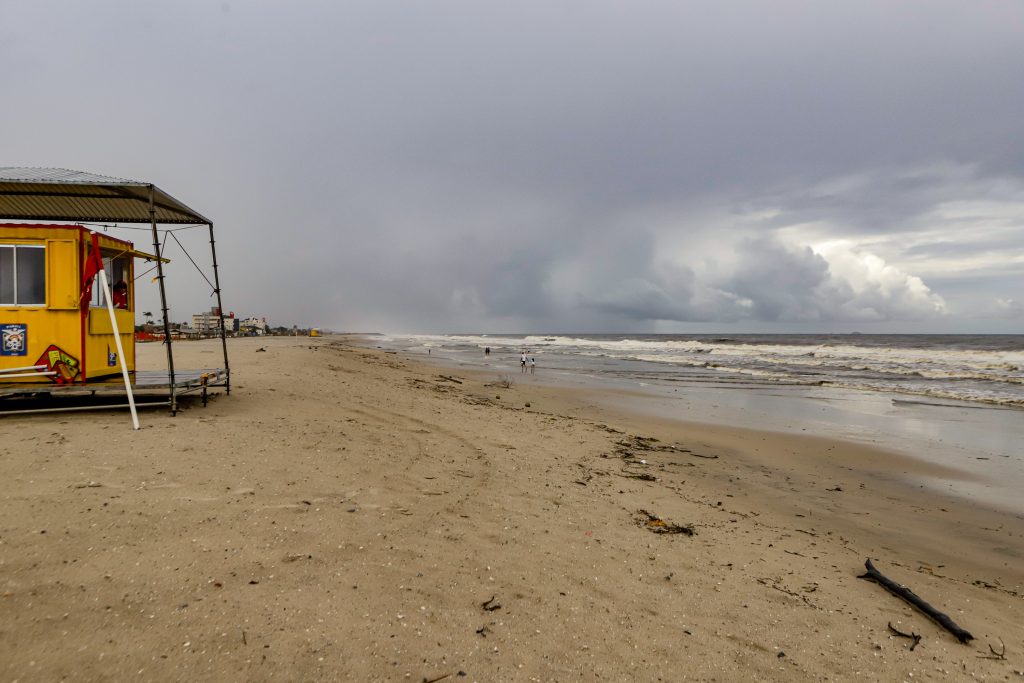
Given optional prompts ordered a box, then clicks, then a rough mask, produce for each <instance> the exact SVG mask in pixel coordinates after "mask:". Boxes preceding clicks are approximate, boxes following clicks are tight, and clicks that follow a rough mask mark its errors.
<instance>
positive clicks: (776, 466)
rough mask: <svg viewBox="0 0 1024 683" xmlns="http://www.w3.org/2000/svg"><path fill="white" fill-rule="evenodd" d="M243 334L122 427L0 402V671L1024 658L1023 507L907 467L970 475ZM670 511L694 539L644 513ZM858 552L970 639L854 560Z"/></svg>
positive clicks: (455, 676) (584, 395) (225, 673)
mask: <svg viewBox="0 0 1024 683" xmlns="http://www.w3.org/2000/svg"><path fill="white" fill-rule="evenodd" d="M218 345H219V342H196V343H187V344H181V345H179V346H178V347H177V349H178V353H177V354H176V363H177V364H179V366H180V367H208V366H211V365H216V363H217V355H216V354H217V351H218ZM260 348H265V349H266V350H265V351H258V349H260ZM160 351H161V349H160V347H157V346H146V347H140V349H139V355H140V359H142V362H144V363H147V364H148V365H147V367H153V366H154V365H155V364H156V363H158V362H159V358H160ZM231 352H232V368H233V370H234V378H235V384H236V390H235V391H234V392H233V394H232V395H231V396H230V397H218V398H217V399H216V400H214V401H213V402H212V403H211V405H210V406H209V407H207V408H202V407H201V406H198V405H194V406H190V407H189V408H188V409H187V410H185V411H183V412H182V413H180V414H179V415H178V416H177V417H174V418H171V417H169V416H167V415H166V414H164V413H162V412H147V413H144V414H143V415H142V423H143V427H144V428H143V429H142V430H140V431H139V432H132V431H131V430H130V428H129V426H128V425H129V422H128V416H127V414H123V413H111V414H73V415H58V416H46V417H44V416H39V417H32V418H18V419H12V418H3V422H0V430H2V433H3V441H2V445H0V473H2V475H3V477H4V480H5V481H6V486H5V489H4V492H3V494H2V496H0V519H2V520H3V522H2V526H0V587H2V597H0V610H2V612H0V672H2V674H3V676H4V677H5V678H6V679H7V680H61V679H67V680H123V679H126V678H134V679H138V680H185V679H193V680H247V681H264V680H265V681H273V680H282V681H283V680H358V681H363V680H388V681H391V680H414V681H425V680H426V681H431V680H445V681H448V680H452V681H457V680H466V681H506V680H507V681H520V680H522V681H529V680H541V681H566V680H587V681H590V680H638V681H658V680H665V681H678V680H703V681H734V680H778V681H821V680H872V681H874V680H922V679H923V680H963V679H965V678H967V677H973V678H975V679H978V680H1006V679H1013V678H1016V677H1017V676H1018V674H1017V673H1016V672H1019V671H1022V670H1024V656H1022V655H1024V625H1022V624H1024V619H1022V618H1021V617H1022V607H1024V562H1022V558H1024V520H1022V519H1021V517H1020V515H1015V514H1012V513H1008V512H1005V511H1000V510H990V509H986V508H985V507H983V506H981V505H979V504H977V503H974V502H971V501H967V500H964V499H962V498H956V497H953V496H950V495H945V494H942V493H940V492H936V491H934V490H932V489H930V488H924V484H923V483H922V482H923V481H924V480H925V479H926V478H928V477H945V478H949V477H961V476H963V475H962V474H961V473H960V471H959V470H950V469H949V468H943V467H942V466H941V465H938V464H927V463H924V462H922V461H920V460H917V459H913V458H909V457H905V456H900V455H895V454H892V453H889V452H885V451H882V450H878V449H872V448H870V447H867V446H865V445H862V444H857V443H851V442H844V441H837V440H835V439H829V438H821V437H815V436H800V435H794V434H783V433H773V432H765V431H756V430H749V429H743V428H740V427H732V426H720V425H718V426H716V425H708V424H696V423H684V422H678V421H674V420H667V419H659V418H657V417H651V416H645V415H642V414H638V413H636V412H631V411H629V410H628V408H629V407H630V404H629V403H628V401H623V400H620V399H621V398H624V397H618V398H617V397H616V396H615V395H614V392H609V393H608V394H607V395H601V396H598V395H595V394H594V392H579V391H573V390H570V389H562V388H558V387H550V386H544V385H542V384H541V383H540V382H530V381H529V380H528V379H526V378H520V377H518V376H514V375H513V376H511V380H512V383H511V385H510V386H504V385H503V383H501V382H499V381H498V380H499V378H498V377H497V376H495V375H494V373H488V372H479V371H477V372H469V371H452V370H443V369H440V368H438V367H436V366H430V365H427V364H424V363H421V362H418V361H417V360H415V359H410V358H408V357H403V356H400V355H398V354H389V353H384V352H382V351H378V350H371V349H364V348H359V347H356V346H353V345H352V343H351V340H345V339H340V338H334V337H328V338H324V339H318V340H309V339H295V338H270V339H244V340H233V341H232V342H231ZM620 406H624V407H620ZM638 437H642V438H638ZM652 516H653V517H654V518H655V519H656V520H660V521H652ZM672 525H677V528H678V529H680V530H682V529H683V528H688V529H691V530H692V531H693V532H694V533H693V535H688V534H686V533H676V534H667V533H655V532H656V531H662V530H665V529H672V528H676V527H673V526H672ZM867 557H871V558H874V559H875V564H876V566H877V567H878V568H879V569H880V570H881V571H882V572H884V573H886V574H887V575H889V576H890V577H891V578H893V579H895V580H897V581H900V582H903V583H906V584H908V585H909V586H911V587H912V588H913V589H914V590H915V591H916V592H917V593H918V594H919V595H921V596H922V597H923V598H924V599H926V600H928V601H930V602H931V603H932V604H933V605H935V606H936V607H937V608H939V609H941V610H943V611H945V612H946V613H948V614H949V615H950V616H951V617H952V618H953V619H954V620H956V621H957V622H958V623H959V624H960V625H961V626H963V627H964V628H966V629H968V630H969V631H971V632H972V633H973V634H974V636H975V638H976V640H974V641H973V642H972V643H971V644H969V645H961V644H959V643H958V642H957V641H956V640H955V639H954V638H953V637H952V636H951V635H950V634H948V633H946V632H945V631H942V630H941V629H940V628H939V627H938V626H937V625H936V624H934V623H933V622H931V621H929V620H927V619H926V618H925V617H923V616H922V615H920V614H919V613H918V612H916V611H915V610H913V609H912V608H910V607H909V606H907V605H906V604H904V603H903V602H901V601H899V600H898V599H896V598H895V597H893V596H891V595H889V594H888V593H886V592H885V591H884V590H883V589H882V588H881V587H879V586H878V585H876V584H873V583H871V582H868V581H864V580H860V579H858V578H857V575H858V574H860V573H861V572H862V571H863V563H864V560H865V558H867ZM888 623H892V625H893V626H895V627H897V628H899V629H902V630H904V631H907V632H910V631H913V632H916V633H918V634H921V635H922V640H921V643H920V644H919V645H918V646H917V647H916V648H915V649H914V650H913V651H910V650H909V642H910V641H908V640H905V639H902V638H899V637H896V636H893V635H891V634H890V632H889V631H888V627H887V624H888ZM1001 642H1003V643H1005V645H1006V650H1005V651H1006V659H1005V660H1002V659H984V658H981V657H982V656H984V655H989V654H990V652H989V645H992V646H993V647H994V648H995V649H996V650H999V649H1000V643H1001ZM439 677H443V678H439Z"/></svg>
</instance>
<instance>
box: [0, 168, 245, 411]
mask: <svg viewBox="0 0 1024 683" xmlns="http://www.w3.org/2000/svg"><path fill="white" fill-rule="evenodd" d="M0 219H13V220H23V221H66V222H71V223H84V222H113V223H143V224H145V223H148V224H149V225H150V227H151V229H152V233H153V252H154V253H155V254H156V256H157V257H162V254H161V250H160V236H159V233H158V231H157V227H156V226H157V224H158V223H159V224H176V225H180V224H189V225H206V226H208V227H209V231H210V255H211V256H212V258H213V291H214V293H215V294H216V295H217V309H218V310H219V311H220V314H221V317H222V318H223V315H224V304H223V302H222V301H221V292H220V274H219V272H218V267H217V245H216V241H215V240H214V235H213V221H211V220H210V219H208V218H206V217H205V216H203V215H202V214H200V213H198V212H196V211H193V210H192V209H190V208H189V207H188V206H186V205H185V204H184V203H182V202H180V201H178V200H177V199H175V198H174V197H172V196H171V195H169V194H167V193H166V192H164V191H163V190H161V189H160V188H158V187H157V186H156V185H154V184H153V183H146V182H141V181H137V180H126V179H124V178H112V177H109V176H102V175H96V174H94V173H85V172H83V171H72V170H68V169H63V168H24V167H0ZM156 269H157V280H158V281H159V285H160V306H161V309H162V311H163V319H164V343H165V344H166V345H167V370H168V377H169V382H168V390H169V394H170V396H169V403H170V407H171V414H172V415H173V414H175V413H176V412H177V408H178V405H177V401H176V399H175V387H176V382H175V379H174V354H173V353H172V351H171V323H170V321H169V320H168V319H167V315H168V313H169V312H170V311H169V309H168V307H167V293H166V290H165V288H164V268H163V263H162V261H161V258H157V260H156ZM220 341H221V347H222V349H223V351H224V372H225V375H226V377H225V381H224V386H225V390H226V392H227V393H228V394H230V393H231V367H230V365H229V364H228V342H227V334H226V331H225V329H224V324H223V321H222V322H221V325H220Z"/></svg>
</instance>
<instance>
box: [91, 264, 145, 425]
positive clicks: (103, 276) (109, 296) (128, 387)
mask: <svg viewBox="0 0 1024 683" xmlns="http://www.w3.org/2000/svg"><path fill="white" fill-rule="evenodd" d="M99 276H100V285H101V286H102V287H103V298H105V299H106V300H107V313H109V314H110V326H111V327H112V328H114V342H115V343H116V344H117V358H118V360H120V361H121V375H122V376H123V377H124V390H125V391H126V392H128V408H129V409H130V410H131V411H132V426H133V427H134V428H135V429H138V428H139V414H138V413H137V412H135V397H134V396H133V395H132V383H131V380H129V379H128V364H127V362H125V359H124V348H123V347H122V346H121V332H120V330H118V329H117V318H116V317H115V316H114V299H113V293H112V292H111V291H110V283H108V282H107V271H106V270H104V269H102V268H101V269H100V271H99Z"/></svg>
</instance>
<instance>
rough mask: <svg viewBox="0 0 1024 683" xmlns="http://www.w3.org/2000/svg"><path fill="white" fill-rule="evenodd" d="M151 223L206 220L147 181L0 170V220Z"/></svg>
mask: <svg viewBox="0 0 1024 683" xmlns="http://www.w3.org/2000/svg"><path fill="white" fill-rule="evenodd" d="M150 188H152V189H153V205H154V208H155V209H156V222H157V223H200V224H204V223H205V224H208V223H210V220H209V219H208V218H206V217H204V216H203V215H202V214H200V213H198V212H196V211H193V210H192V209H190V208H189V207H187V206H186V205H185V204H183V203H182V202H180V201H178V200H177V199H175V198H174V197H172V196H171V195H169V194H167V193H166V192H164V191H163V190H161V189H160V188H158V187H156V186H154V185H152V184H151V183H144V182H140V181H138V180H125V179H124V178H111V177H109V176H102V175H97V174H95V173H84V172H82V171H72V170H68V169H64V168H18V167H10V166H8V167H0V218H9V219H15V220H38V221H43V220H45V221H99V222H112V223H149V222H150V216H149V195H150Z"/></svg>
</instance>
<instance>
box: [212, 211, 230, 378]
mask: <svg viewBox="0 0 1024 683" xmlns="http://www.w3.org/2000/svg"><path fill="white" fill-rule="evenodd" d="M209 226H210V254H211V255H212V256H213V291H214V292H216V294H217V310H218V311H220V344H221V346H222V347H224V372H225V373H226V374H227V382H226V384H225V385H224V386H225V387H226V389H227V393H228V394H230V393H231V366H229V365H228V339H227V332H226V331H225V330H224V304H223V303H221V300H220V276H219V275H218V274H217V244H216V242H214V240H213V223H210V224H209Z"/></svg>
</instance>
